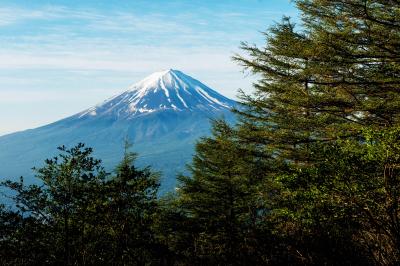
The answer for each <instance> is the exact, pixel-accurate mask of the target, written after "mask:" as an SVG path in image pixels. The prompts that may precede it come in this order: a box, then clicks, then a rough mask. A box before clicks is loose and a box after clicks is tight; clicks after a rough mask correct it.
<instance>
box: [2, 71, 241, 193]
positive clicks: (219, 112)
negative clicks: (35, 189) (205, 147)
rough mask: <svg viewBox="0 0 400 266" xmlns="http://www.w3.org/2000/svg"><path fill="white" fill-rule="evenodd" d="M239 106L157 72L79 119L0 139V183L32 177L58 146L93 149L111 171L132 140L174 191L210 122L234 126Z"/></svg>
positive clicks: (174, 74) (188, 80) (179, 75)
mask: <svg viewBox="0 0 400 266" xmlns="http://www.w3.org/2000/svg"><path fill="white" fill-rule="evenodd" d="M236 104H237V103H236V102H235V101H233V100H231V99H229V98H227V97H225V96H223V95H221V94H219V93H217V92H216V91H214V90H212V89H211V88H209V87H208V86H206V85H204V84H203V83H201V82H200V81H198V80H196V79H194V78H192V77H190V76H188V75H186V74H184V73H183V72H181V71H178V70H173V69H169V70H165V71H160V72H156V73H153V74H151V75H150V76H148V77H146V78H145V79H143V80H142V81H140V82H137V83H135V84H133V85H131V86H130V87H128V89H127V90H126V91H124V92H123V93H121V94H119V95H116V96H114V97H111V98H110V99H108V100H106V101H104V102H103V103H100V104H98V105H96V106H94V107H91V108H88V109H87V110H84V111H82V112H80V113H78V114H76V115H73V116H70V117H68V118H65V119H62V120H60V121H57V122H54V123H52V124H49V125H46V126H43V127H39V128H36V129H31V130H26V131H22V132H17V133H13V134H9V135H6V136H2V137H0V179H1V178H3V177H6V178H17V177H19V176H20V175H24V176H27V177H32V175H33V173H32V171H31V170H30V168H31V167H33V166H39V167H40V165H41V163H42V162H43V160H44V159H46V158H49V157H51V156H53V155H55V154H56V147H57V146H60V145H66V146H72V145H75V144H76V143H78V142H83V143H86V144H87V145H88V146H91V147H93V148H94V150H95V156H97V157H98V158H100V159H102V160H103V161H104V165H105V166H106V167H107V169H108V170H110V171H111V170H112V169H113V167H114V166H115V165H116V164H117V163H118V162H119V160H120V159H121V157H122V151H123V149H122V146H123V141H124V139H125V138H127V137H128V138H129V139H130V140H131V141H132V142H133V144H134V147H133V150H134V151H136V152H138V153H139V159H138V163H139V164H141V165H151V166H153V167H154V168H155V169H157V170H161V171H162V172H163V174H164V178H163V180H162V185H163V190H171V189H173V187H174V186H175V175H176V174H177V173H178V172H182V171H185V164H186V163H188V162H190V159H191V157H192V154H193V151H194V149H193V148H194V144H195V142H196V140H197V139H198V138H199V137H201V136H205V135H208V134H209V130H210V123H209V122H210V121H209V120H210V119H213V118H221V117H224V118H225V119H226V120H228V121H234V116H233V114H232V113H231V109H232V108H233V107H235V106H236ZM29 179H30V178H29ZM30 180H31V179H30ZM28 181H29V180H28Z"/></svg>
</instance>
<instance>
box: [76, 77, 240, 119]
mask: <svg viewBox="0 0 400 266" xmlns="http://www.w3.org/2000/svg"><path fill="white" fill-rule="evenodd" d="M234 105H235V102H234V101H232V100H230V99H228V98H226V97H224V96H222V95H221V94H219V93H217V92H215V91H214V90H212V89H210V88H209V87H207V86H206V85H204V84H203V83H201V82H200V81H198V80H196V79H194V78H192V77H190V76H188V75H185V74H184V73H182V72H181V71H178V70H173V69H169V70H165V71H160V72H156V73H154V74H151V75H150V76H148V77H146V78H145V79H143V80H142V81H140V82H138V83H135V84H133V85H131V86H130V87H129V88H128V90H127V91H125V92H124V93H122V94H119V95H117V96H114V97H112V98H111V99H108V100H106V101H105V102H104V103H101V104H99V105H97V106H95V107H92V108H90V109H88V110H85V111H83V112H82V113H79V114H77V116H78V117H79V118H82V117H87V116H96V117H105V116H113V117H115V118H118V119H133V118H135V117H137V116H140V115H144V114H149V113H152V112H158V111H165V110H174V111H187V110H191V111H195V110H199V111H214V110H224V109H231V108H232V107H233V106H234Z"/></svg>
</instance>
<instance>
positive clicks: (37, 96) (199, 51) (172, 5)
mask: <svg viewBox="0 0 400 266" xmlns="http://www.w3.org/2000/svg"><path fill="white" fill-rule="evenodd" d="M283 15H286V16H291V17H293V18H296V17H297V16H298V14H297V10H296V8H295V6H294V4H293V3H291V2H290V1H289V0H247V1H244V0H243V1H242V0H231V1H196V0H191V1H177V0H176V1H155V0H153V1H140V0H135V1H133V0H132V1H128V0H126V1H123V0H120V1H116V0H115V1H111V0H96V1H94V0H85V1H83V0H79V1H78V0H59V1H51V0H35V1H32V0H25V1H22V0H12V1H9V0H2V1H1V2H0V114H1V115H0V135H2V134H6V133H10V132H14V131H18V130H24V129H28V128H33V127H37V126H40V125H44V124H47V123H50V122H54V121H56V120H58V119H61V118H64V117H66V116H69V115H72V114H74V113H77V112H79V111H82V110H83V109H86V108H88V107H91V106H93V105H95V104H97V103H98V102H101V101H103V100H104V99H106V98H108V97H110V96H112V95H115V94H117V93H120V92H122V91H124V89H125V88H127V87H128V86H129V85H130V84H132V83H135V82H137V81H139V80H140V79H142V78H144V77H145V76H147V75H149V74H151V73H152V72H155V71H159V70H163V69H169V68H174V69H179V70H181V71H183V72H185V73H187V74H189V75H191V76H193V77H194V78H197V79H199V80H200V81H202V82H204V83H205V84H207V85H209V86H210V87H211V88H214V89H215V90H217V91H219V92H221V93H223V94H224V95H226V96H229V97H231V98H235V95H236V94H237V90H238V89H239V88H242V89H244V90H245V91H248V92H250V91H251V83H252V81H253V80H254V77H252V76H249V75H248V73H243V71H242V69H241V67H239V66H237V64H236V63H235V62H232V60H231V57H232V55H234V54H235V53H240V50H239V49H238V46H239V45H240V42H241V41H247V42H249V43H254V44H257V45H262V44H263V42H264V40H263V36H262V34H261V33H260V32H261V31H265V30H266V29H267V28H268V27H270V26H271V25H273V23H274V22H277V21H280V19H281V18H282V16H283Z"/></svg>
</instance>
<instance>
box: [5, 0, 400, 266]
mask: <svg viewBox="0 0 400 266" xmlns="http://www.w3.org/2000/svg"><path fill="white" fill-rule="evenodd" d="M295 3H296V4H297V6H298V8H299V10H300V12H301V25H295V24H294V23H293V22H292V20H291V19H290V18H283V19H282V21H281V22H280V23H277V24H276V25H274V26H273V27H271V28H270V29H268V30H267V31H266V32H265V33H264V35H265V46H263V47H257V46H253V45H250V44H247V43H243V44H242V46H241V48H242V51H243V54H240V55H236V56H235V57H234V60H235V61H236V62H237V63H238V64H240V65H242V66H243V68H244V69H246V70H247V71H249V72H251V73H254V74H256V76H257V77H258V81H257V82H256V83H255V84H254V93H252V94H250V95H248V94H245V93H241V94H240V99H241V103H242V106H241V107H240V108H237V110H234V111H235V112H236V114H237V119H238V121H237V123H236V125H234V126H232V125H229V123H226V122H225V121H223V120H215V121H213V129H212V135H211V136H210V137H204V138H201V139H200V140H199V141H198V143H197V145H196V151H195V154H194V156H193V160H192V162H191V164H190V165H188V169H189V174H188V175H180V176H178V180H179V186H178V187H177V188H176V190H175V191H173V192H171V193H169V194H167V195H162V196H159V195H158V194H157V192H158V187H159V181H158V179H159V177H160V174H162V173H156V172H154V171H153V170H152V169H151V168H149V167H147V168H143V169H141V168H137V167H136V166H135V158H136V155H135V154H134V153H131V151H130V150H131V149H130V145H129V143H128V142H127V143H126V145H125V146H126V147H125V155H124V157H123V158H122V160H121V163H120V164H119V165H118V167H117V168H116V170H115V171H114V172H112V173H107V172H106V171H105V170H104V168H103V167H102V164H101V160H98V159H96V158H93V157H92V149H91V148H88V147H86V146H85V145H84V144H78V145H77V146H76V147H69V148H67V147H60V148H59V151H60V155H59V156H57V157H55V158H51V159H48V160H46V162H45V165H44V166H43V167H42V168H39V169H35V171H36V176H37V178H38V179H39V180H40V184H41V185H25V184H24V182H23V178H21V181H20V182H12V181H4V182H3V183H2V186H3V187H4V188H7V189H11V190H13V193H12V199H13V202H14V205H15V206H13V207H12V208H8V207H6V206H2V208H1V209H0V264H1V265H398V264H400V2H399V1H397V0H297V1H295ZM133 149H134V147H133ZM0 167H1V166H0Z"/></svg>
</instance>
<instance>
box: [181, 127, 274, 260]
mask: <svg viewBox="0 0 400 266" xmlns="http://www.w3.org/2000/svg"><path fill="white" fill-rule="evenodd" d="M212 133H213V134H212V137H208V138H202V139H201V140H200V141H199V142H198V143H197V145H196V153H195V155H194V157H193V162H192V164H191V165H190V167H189V170H190V172H191V176H181V177H180V178H179V180H180V182H181V185H180V187H179V188H178V192H177V193H178V207H179V208H180V209H181V211H182V212H183V214H184V215H185V216H186V217H187V219H189V222H187V224H191V226H189V229H188V230H189V231H191V232H192V233H191V234H189V235H193V234H194V237H193V238H191V241H193V242H192V244H191V246H190V247H191V248H192V251H191V252H192V253H193V256H194V258H197V259H198V260H199V263H208V264H225V265H231V264H235V265H236V264H242V265H243V264H252V263H257V262H258V263H261V258H260V257H256V256H254V255H255V253H256V252H257V249H258V248H260V247H261V245H262V241H260V242H258V240H259V238H262V235H261V234H262V233H260V232H259V231H258V230H259V229H260V228H259V227H258V225H259V222H260V221H261V220H262V216H263V214H264V211H265V210H266V206H263V205H262V204H261V202H262V201H261V200H260V199H261V196H260V195H259V193H258V190H259V185H260V183H261V180H259V179H258V178H259V176H258V175H257V173H256V171H262V164H260V163H259V162H256V161H253V157H251V156H247V155H246V152H247V151H246V150H245V149H241V148H240V146H239V145H238V144H237V142H235V138H236V136H235V132H234V130H233V129H232V128H231V127H230V126H229V125H228V124H226V122H224V121H215V122H214V125H213V131H212ZM258 234H260V235H258ZM258 245H259V246H258Z"/></svg>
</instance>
